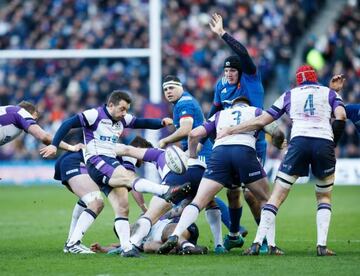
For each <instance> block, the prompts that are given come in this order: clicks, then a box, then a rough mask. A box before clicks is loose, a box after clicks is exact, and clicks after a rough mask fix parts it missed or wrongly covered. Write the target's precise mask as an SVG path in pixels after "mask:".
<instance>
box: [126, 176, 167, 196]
mask: <svg viewBox="0 0 360 276" xmlns="http://www.w3.org/2000/svg"><path fill="white" fill-rule="evenodd" d="M132 187H133V189H134V190H135V191H137V192H140V193H152V194H156V195H160V196H161V195H163V194H165V193H166V192H167V191H168V189H169V186H167V185H160V184H158V183H155V182H152V181H150V180H147V179H145V178H137V179H135V181H134V182H133V184H132Z"/></svg>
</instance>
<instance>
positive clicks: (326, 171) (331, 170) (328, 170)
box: [324, 167, 335, 173]
mask: <svg viewBox="0 0 360 276" xmlns="http://www.w3.org/2000/svg"><path fill="white" fill-rule="evenodd" d="M333 171H335V167H332V168H330V169H327V170H324V173H328V172H333Z"/></svg>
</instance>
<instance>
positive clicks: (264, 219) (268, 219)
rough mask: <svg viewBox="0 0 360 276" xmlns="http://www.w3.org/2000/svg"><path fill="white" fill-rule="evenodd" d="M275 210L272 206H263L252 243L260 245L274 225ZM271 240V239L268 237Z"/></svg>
mask: <svg viewBox="0 0 360 276" xmlns="http://www.w3.org/2000/svg"><path fill="white" fill-rule="evenodd" d="M277 210H278V209H277V208H276V207H275V206H274V205H272V204H265V206H264V208H263V209H262V211H261V219H260V224H259V226H258V229H257V232H256V237H255V240H254V242H256V243H259V244H262V242H263V240H264V238H265V236H266V235H267V234H268V231H269V229H270V228H271V227H273V225H275V217H276V214H277ZM270 238H271V237H270Z"/></svg>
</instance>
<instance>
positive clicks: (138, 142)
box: [130, 136, 153, 148]
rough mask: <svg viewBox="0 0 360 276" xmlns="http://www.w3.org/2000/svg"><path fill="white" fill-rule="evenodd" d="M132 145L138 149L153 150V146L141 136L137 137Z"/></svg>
mask: <svg viewBox="0 0 360 276" xmlns="http://www.w3.org/2000/svg"><path fill="white" fill-rule="evenodd" d="M130 145H131V146H133V147H137V148H153V145H152V144H151V143H150V142H149V141H147V140H146V139H144V138H142V137H141V136H136V137H135V138H134V139H133V140H132V141H131V142H130Z"/></svg>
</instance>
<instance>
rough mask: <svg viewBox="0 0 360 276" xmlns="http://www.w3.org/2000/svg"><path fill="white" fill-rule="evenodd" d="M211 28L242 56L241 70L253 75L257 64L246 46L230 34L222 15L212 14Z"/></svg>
mask: <svg viewBox="0 0 360 276" xmlns="http://www.w3.org/2000/svg"><path fill="white" fill-rule="evenodd" d="M209 26H210V29H211V30H212V31H213V32H214V33H216V34H218V35H219V36H220V37H221V38H222V39H223V40H224V41H225V42H226V43H227V44H228V45H229V47H230V48H231V49H232V50H233V51H234V52H235V53H236V54H237V55H238V56H239V57H240V60H241V65H240V66H241V70H242V71H243V72H244V73H245V74H248V75H253V74H255V73H256V66H255V64H254V62H253V61H252V59H251V57H250V56H249V53H248V51H247V50H246V48H245V46H244V45H242V44H241V43H240V42H239V41H237V40H236V39H234V38H233V37H232V36H231V35H230V34H228V33H227V32H226V31H225V30H224V27H223V19H222V17H221V15H219V14H217V13H215V14H213V15H212V19H211V21H210V23H209Z"/></svg>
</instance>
